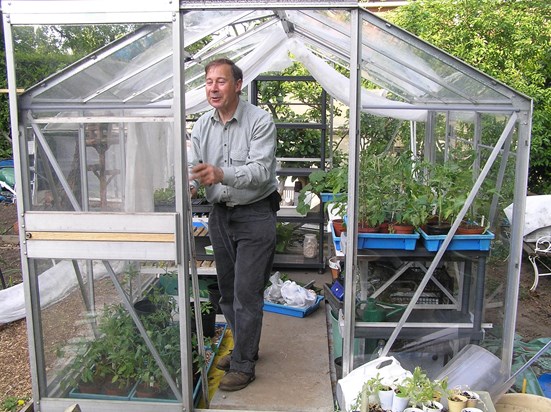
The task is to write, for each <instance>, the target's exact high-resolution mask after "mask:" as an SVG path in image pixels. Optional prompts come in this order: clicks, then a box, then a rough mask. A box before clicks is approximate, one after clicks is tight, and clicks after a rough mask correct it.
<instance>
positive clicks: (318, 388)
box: [210, 270, 334, 412]
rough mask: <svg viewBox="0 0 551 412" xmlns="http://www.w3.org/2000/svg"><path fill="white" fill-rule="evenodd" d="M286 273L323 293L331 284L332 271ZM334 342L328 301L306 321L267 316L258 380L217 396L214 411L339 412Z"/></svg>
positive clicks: (285, 271)
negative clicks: (333, 376)
mask: <svg viewBox="0 0 551 412" xmlns="http://www.w3.org/2000/svg"><path fill="white" fill-rule="evenodd" d="M281 272H282V273H285V274H287V275H288V277H289V278H290V279H292V280H295V281H298V282H302V283H308V282H309V281H311V280H315V286H317V287H319V288H320V289H322V290H323V284H324V283H330V282H331V274H330V271H329V270H327V271H326V273H324V274H319V273H318V272H317V271H314V270H312V271H300V270H282V271H281ZM328 333H329V336H328ZM329 338H330V332H328V327H327V317H326V309H325V302H324V301H323V300H322V301H321V304H320V307H319V308H318V309H317V310H316V311H315V312H313V313H311V314H310V315H308V316H307V317H304V318H297V317H292V316H286V315H282V314H276V313H270V312H264V323H263V327H262V337H261V341H260V353H259V357H260V359H259V361H258V363H257V365H256V380H255V381H254V382H252V383H251V384H250V385H249V386H247V387H246V388H245V389H242V390H240V391H237V392H224V391H220V390H217V391H216V393H215V394H214V397H213V398H212V400H211V404H210V409H215V410H228V411H236V410H243V411H293V412H298V411H301V412H309V411H312V412H314V411H316V412H332V411H334V402H333V390H332V386H331V369H332V367H331V366H330V352H329ZM331 363H332V362H331Z"/></svg>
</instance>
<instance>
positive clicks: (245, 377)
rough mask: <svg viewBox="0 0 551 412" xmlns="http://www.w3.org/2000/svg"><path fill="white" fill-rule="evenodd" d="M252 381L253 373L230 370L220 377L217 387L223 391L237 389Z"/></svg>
mask: <svg viewBox="0 0 551 412" xmlns="http://www.w3.org/2000/svg"><path fill="white" fill-rule="evenodd" d="M252 381H254V373H245V372H239V371H232V370H230V371H229V372H226V374H225V375H224V376H223V377H222V379H221V380H220V385H219V386H218V388H219V389H220V390H223V391H238V390H241V389H243V388H245V387H246V386H247V385H248V384H249V383H251V382H252Z"/></svg>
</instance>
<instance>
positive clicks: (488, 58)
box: [386, 0, 551, 194]
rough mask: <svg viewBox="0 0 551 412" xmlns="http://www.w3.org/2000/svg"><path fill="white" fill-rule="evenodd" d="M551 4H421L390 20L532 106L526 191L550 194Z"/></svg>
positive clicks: (533, 0) (484, 0) (458, 0)
mask: <svg viewBox="0 0 551 412" xmlns="http://www.w3.org/2000/svg"><path fill="white" fill-rule="evenodd" d="M550 11H551V6H550V5H549V3H548V0H516V1H515V0H440V1H430V0H418V1H415V2H410V3H408V5H406V6H403V7H400V8H398V9H396V10H394V11H392V12H391V13H389V14H388V15H387V16H386V18H388V19H389V20H390V21H392V22H393V23H395V24H396V25H398V26H400V27H402V28H404V29H406V30H408V31H410V32H412V33H413V34H415V35H417V36H419V37H420V38H422V39H423V40H425V41H428V42H430V43H431V44H433V45H435V46H437V47H439V48H441V49H442V50H444V51H446V52H448V53H450V54H452V55H454V56H456V57H458V58H460V59H462V60H464V61H465V62H467V63H469V64H470V65H472V66H474V67H476V68H478V69H480V70H481V71H483V72H484V73H486V74H488V75H490V76H492V77H494V78H496V79H498V80H500V81H501V82H503V83H505V84H507V85H509V86H510V87H512V88H514V89H516V90H518V91H519V92H522V93H524V94H526V95H527V96H530V97H531V98H532V99H533V100H534V113H533V119H532V147H531V158H530V170H529V182H528V187H529V190H531V191H532V192H534V193H541V194H543V193H551V167H550V166H551V116H549V113H551V87H550V86H551V20H550V19H549V15H550V14H549V13H550Z"/></svg>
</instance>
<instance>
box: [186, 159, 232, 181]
mask: <svg viewBox="0 0 551 412" xmlns="http://www.w3.org/2000/svg"><path fill="white" fill-rule="evenodd" d="M191 173H192V175H191V177H190V180H198V181H199V182H200V183H201V184H202V185H203V186H210V185H214V184H216V183H220V182H221V181H222V179H224V172H223V171H222V169H220V168H219V167H216V166H213V165H211V164H208V163H199V164H198V165H196V166H194V167H193V169H191Z"/></svg>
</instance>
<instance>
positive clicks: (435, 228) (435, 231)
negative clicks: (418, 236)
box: [423, 222, 452, 235]
mask: <svg viewBox="0 0 551 412" xmlns="http://www.w3.org/2000/svg"><path fill="white" fill-rule="evenodd" d="M451 227H452V225H451V224H450V223H448V222H441V223H438V222H427V225H426V226H425V228H424V229H423V230H424V231H425V232H426V233H427V235H445V234H447V233H448V232H449V231H450V229H451Z"/></svg>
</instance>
